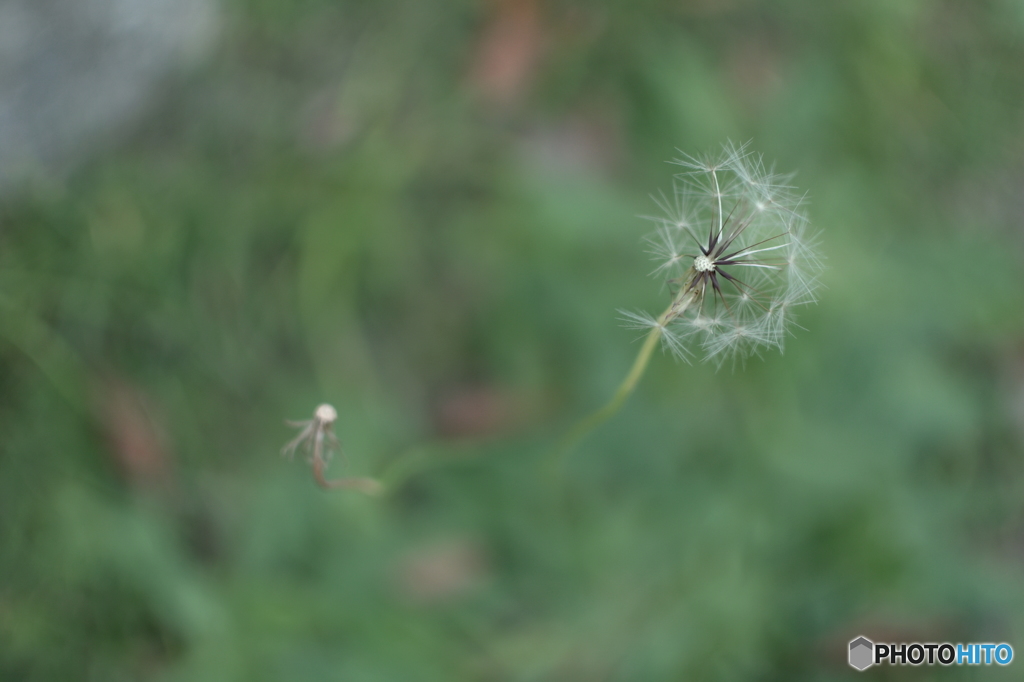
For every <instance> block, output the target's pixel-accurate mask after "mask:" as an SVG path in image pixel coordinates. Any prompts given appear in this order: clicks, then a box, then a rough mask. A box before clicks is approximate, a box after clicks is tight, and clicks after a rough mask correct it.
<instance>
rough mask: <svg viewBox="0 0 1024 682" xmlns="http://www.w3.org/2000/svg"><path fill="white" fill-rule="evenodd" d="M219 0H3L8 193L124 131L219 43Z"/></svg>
mask: <svg viewBox="0 0 1024 682" xmlns="http://www.w3.org/2000/svg"><path fill="white" fill-rule="evenodd" d="M215 3H216V0H0V194H3V193H5V192H9V191H10V190H11V188H12V187H13V186H15V185H16V184H17V183H18V182H20V181H23V180H25V179H28V178H32V177H39V176H43V177H46V176H51V175H53V174H56V173H61V172H64V171H65V170H67V169H68V168H70V167H71V166H73V165H74V164H75V163H76V162H77V161H80V160H81V159H83V158H84V157H85V156H86V155H87V154H89V153H90V152H94V151H95V150H96V149H98V148H99V147H101V146H102V145H103V144H108V143H109V142H110V141H111V140H113V139H116V134H117V132H118V131H119V130H123V129H124V128H125V127H126V126H127V124H129V123H131V121H132V120H133V119H135V118H137V117H138V116H139V115H140V114H141V113H142V112H143V111H144V110H145V108H146V104H147V103H149V102H150V101H152V98H153V96H154V95H155V94H156V92H157V91H158V88H159V86H160V83H161V82H162V81H164V79H165V77H166V76H167V75H168V74H169V73H171V72H173V71H175V70H179V69H181V68H182V67H183V66H188V65H189V64H190V63H194V62H195V61H196V60H197V59H198V58H199V57H201V56H202V55H203V54H204V53H205V52H206V51H207V50H208V48H209V47H210V46H211V45H212V44H213V40H214V37H215V35H216V32H217V24H218V12H217V6H216V4H215Z"/></svg>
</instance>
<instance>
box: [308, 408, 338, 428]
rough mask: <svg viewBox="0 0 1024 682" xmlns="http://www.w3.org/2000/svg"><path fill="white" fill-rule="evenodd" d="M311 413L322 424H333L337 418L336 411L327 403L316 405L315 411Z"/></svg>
mask: <svg viewBox="0 0 1024 682" xmlns="http://www.w3.org/2000/svg"><path fill="white" fill-rule="evenodd" d="M313 414H314V415H315V416H316V418H317V419H319V420H320V421H322V422H323V423H324V424H333V423H334V422H335V421H337V419H338V411H337V410H336V409H334V406H333V405H328V404H327V403H323V404H322V405H319V406H317V408H316V412H314V413H313Z"/></svg>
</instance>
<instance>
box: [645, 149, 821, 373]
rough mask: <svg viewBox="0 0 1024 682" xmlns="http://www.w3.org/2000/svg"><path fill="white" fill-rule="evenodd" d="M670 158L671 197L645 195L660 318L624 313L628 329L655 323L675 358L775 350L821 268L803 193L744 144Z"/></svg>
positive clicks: (717, 358) (812, 289)
mask: <svg viewBox="0 0 1024 682" xmlns="http://www.w3.org/2000/svg"><path fill="white" fill-rule="evenodd" d="M673 163H675V164H677V165H679V166H681V167H682V168H683V172H682V173H679V174H678V175H676V178H675V182H674V185H673V192H672V195H671V198H666V197H665V196H664V195H661V196H660V197H659V198H657V199H655V201H656V202H657V204H658V206H659V208H661V210H662V212H663V215H662V216H659V217H655V218H653V220H654V221H655V222H656V223H657V225H658V227H657V230H656V231H655V233H654V234H653V235H652V236H651V237H649V238H648V241H649V242H650V244H651V246H652V248H651V254H652V256H653V257H654V258H655V260H656V261H657V263H658V266H657V268H655V270H654V274H656V275H662V276H666V275H667V276H668V278H669V284H670V285H671V291H672V292H673V295H674V299H673V302H672V305H671V306H670V307H669V310H668V311H667V312H666V313H665V314H663V315H662V316H661V317H654V316H651V315H647V314H630V315H629V324H630V326H633V327H645V328H651V329H653V328H660V329H661V333H662V337H661V338H662V342H663V345H664V347H665V348H666V349H667V350H669V351H671V352H672V353H673V354H674V355H676V356H677V357H679V358H682V359H686V358H687V357H688V356H690V355H695V354H697V351H701V354H702V355H703V357H704V359H705V360H714V361H715V362H718V363H721V362H722V361H723V360H725V359H727V358H730V357H732V358H736V357H745V356H746V355H749V354H751V353H758V352H759V351H760V350H761V349H762V348H778V349H779V350H780V351H781V350H782V347H783V343H784V341H785V337H786V335H787V334H788V333H789V327H790V325H791V324H792V323H793V318H794V316H793V312H794V308H795V307H797V306H800V305H804V304H807V303H813V302H814V301H815V300H816V298H815V290H816V289H817V288H818V285H819V282H818V277H819V275H820V273H821V270H822V265H821V256H820V255H819V253H818V245H817V240H816V239H815V238H814V237H812V236H809V235H808V234H807V232H808V220H807V217H806V215H805V213H804V207H803V204H804V197H803V196H802V195H800V194H799V193H797V191H796V190H795V189H794V188H793V187H792V186H791V185H789V184H788V183H789V182H790V180H791V176H787V175H780V174H778V173H776V172H774V170H773V169H772V168H765V165H764V162H763V161H762V158H761V156H760V155H756V154H753V153H751V152H750V151H749V150H748V149H747V146H746V145H739V146H738V145H734V144H732V143H728V144H725V145H723V146H722V151H721V153H719V154H717V155H707V156H702V157H692V156H683V157H682V158H680V159H676V160H675V161H674V162H673Z"/></svg>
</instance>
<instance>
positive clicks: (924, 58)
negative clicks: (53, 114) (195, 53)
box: [0, 0, 1024, 681]
mask: <svg viewBox="0 0 1024 682" xmlns="http://www.w3.org/2000/svg"><path fill="white" fill-rule="evenodd" d="M226 11H227V13H228V19H229V20H228V21H227V22H226V23H225V31H224V35H223V36H222V42H221V44H220V47H219V48H218V51H217V53H216V55H215V56H214V57H213V58H211V60H210V61H209V63H208V64H206V65H205V66H204V67H203V68H202V69H200V70H199V71H198V72H194V73H190V74H183V75H181V76H179V77H178V78H176V79H175V80H174V82H172V83H170V84H169V85H168V93H167V94H166V96H165V97H164V99H163V100H162V102H161V105H160V106H159V107H158V108H157V109H156V110H155V111H154V112H153V113H152V115H151V116H149V117H148V118H147V120H146V121H144V122H143V123H142V124H141V125H140V126H139V128H138V129H137V130H136V131H135V132H134V133H133V134H132V135H131V136H130V137H129V138H127V139H126V140H124V141H123V142H121V143H120V144H119V145H117V146H116V147H115V148H112V149H110V150H108V151H106V152H105V153H103V154H101V155H99V156H97V157H96V158H94V159H93V160H91V161H90V163H89V164H88V165H87V166H86V167H84V168H81V169H79V170H78V171H76V172H75V173H74V174H73V175H71V176H70V177H66V178H53V179H52V180H51V181H49V183H48V184H44V183H37V184H36V185H34V186H32V187H29V188H26V190H25V191H24V192H22V193H21V194H20V195H18V196H17V197H13V198H10V199H8V200H6V201H5V203H4V204H3V205H2V206H0V387H2V390H0V430H2V433H3V434H4V437H3V438H2V439H0V519H2V523H0V533H2V536H0V537H2V541H0V575H2V576H3V580H2V582H0V678H2V679H4V680H8V679H11V680H67V679H82V680H121V679H125V680H127V679H161V680H164V679H166V680H178V679H180V680H190V681H191V680H233V679H239V680H241V679H244V680H264V679H266V680H270V679H289V680H307V679H308V680H314V679H316V680H319V679H341V680H360V681H363V680H366V681H372V680H462V679H465V680H595V679H607V680H612V679H614V680H677V679H702V680H776V679H777V680H844V679H853V678H854V677H855V676H856V673H854V671H852V670H851V669H849V668H848V667H847V665H846V662H845V660H844V652H845V647H846V642H847V641H848V640H849V639H851V638H852V637H854V636H856V635H859V634H864V635H867V636H869V637H873V638H875V639H876V640H880V641H881V640H888V641H913V640H917V641H936V640H938V641H954V642H955V641H1006V642H1009V643H1011V644H1013V645H1015V646H1018V645H1021V644H1020V643H1021V642H1022V640H1021V633H1022V632H1024V622H1022V619H1021V614H1022V613H1024V600H1022V598H1024V590H1022V589H1021V587H1020V580H1019V575H1020V570H1021V567H1022V557H1024V552H1022V548H1024V513H1022V512H1024V507H1022V502H1021V500H1022V499H1024V495H1022V493H1024V471H1022V461H1021V454H1022V448H1021V438H1022V425H1024V418H1022V416H1021V411H1020V410H1021V408H1020V402H1021V397H1020V396H1021V392H1022V391H1024V374H1022V370H1021V368H1022V366H1024V365H1022V358H1024V355H1022V348H1024V345H1022V339H1024V317H1022V315H1021V311H1022V310H1024V287H1022V286H1021V284H1022V281H1021V280H1022V278H1021V274H1020V273H1021V271H1022V262H1021V261H1022V254H1024V242H1022V239H1021V233H1020V221H1021V217H1022V209H1024V205H1022V204H1021V202H1020V198H1019V187H1020V183H1021V180H1022V179H1024V129H1022V128H1021V119H1020V113H1019V112H1020V111H1021V110H1022V108H1024V106H1022V105H1024V72H1022V71H1021V69H1020V66H1019V65H1020V64H1021V63H1024V12H1022V11H1021V9H1020V5H1019V3H1017V2H1013V1H1010V0H1005V1H1003V2H999V1H997V0H987V1H985V2H977V3H971V4H970V5H964V4H962V3H955V2H906V3H891V2H882V1H880V0H879V1H875V2H862V3H856V4H846V5H836V4H829V3H812V2H805V1H799V2H798V1H796V0H790V1H787V2H778V3H763V2H754V1H753V0H733V1H732V2H722V3H714V2H695V3H678V2H676V3H669V2H664V1H663V0H647V1H645V2H640V3H615V2H610V1H609V2H598V3H572V2H552V3H543V4H540V3H537V4H535V3H532V2H528V1H526V0H518V1H516V0H509V1H508V2H502V3H494V4H491V5H482V4H477V3H468V2H453V3H445V4H429V5H428V4H420V3H413V2H391V3H379V4H369V3H359V2H343V3H326V2H314V1H312V0H310V1H308V2H294V3H288V2H284V1H283V0H236V1H235V2H233V3H230V4H229V5H228V6H227V8H226ZM726 138H731V139H734V140H746V139H751V138H752V139H753V140H754V147H755V148H756V149H757V150H758V151H761V152H763V153H765V155H766V158H768V159H775V160H777V162H778V165H779V168H780V169H782V170H788V169H795V168H798V169H800V174H799V175H798V177H797V181H796V183H797V185H798V186H799V187H801V188H802V189H806V190H807V191H808V192H809V195H810V197H811V204H810V213H811V218H812V221H813V223H814V225H815V226H816V227H818V228H820V229H822V230H823V236H824V240H825V241H824V243H825V251H826V254H827V256H828V265H829V269H828V271H827V272H826V275H825V284H826V287H827V289H826V290H825V291H824V292H823V294H822V300H821V303H820V304H819V305H817V306H816V307H814V308H811V309H808V310H807V311H805V313H804V314H803V315H802V316H801V318H800V323H801V325H802V326H804V327H805V328H806V329H805V330H798V333H797V335H796V336H795V338H794V339H792V340H791V342H790V343H789V344H788V345H787V349H786V353H785V355H782V356H779V355H774V354H773V355H768V356H766V357H765V358H764V360H758V359H753V360H751V361H748V362H747V363H746V365H745V367H737V368H736V369H735V370H733V371H730V369H729V368H726V369H724V370H722V371H718V372H716V371H714V368H713V367H708V366H705V365H697V366H686V365H680V364H675V363H673V362H672V361H671V359H669V358H668V357H658V358H656V359H655V360H654V361H653V363H652V366H651V367H650V368H649V370H648V374H647V376H646V377H645V379H644V381H643V382H642V383H641V385H640V388H639V390H638V391H637V393H636V394H635V395H634V396H633V397H632V398H631V399H630V401H629V403H628V404H627V406H626V407H625V408H624V410H623V411H622V412H621V413H620V414H619V415H617V416H616V417H615V419H613V420H612V421H611V422H609V423H608V424H605V425H604V426H602V427H601V429H600V431H599V432H598V433H596V434H594V435H593V436H591V437H590V438H589V439H588V440H587V441H585V442H584V444H583V445H582V447H580V448H579V449H578V450H577V451H576V452H575V453H574V455H573V456H572V458H571V459H570V461H569V476H570V479H569V484H568V490H567V494H566V497H565V499H564V500H563V504H560V505H557V506H554V507H553V506H552V501H551V499H550V498H549V496H548V495H547V494H546V490H545V488H544V487H543V485H542V483H541V481H540V480H539V479H538V477H537V474H536V472H537V466H536V465H537V463H538V462H539V460H540V458H541V457H542V456H543V455H544V453H545V452H546V451H547V449H548V448H549V447H550V446H551V444H552V443H553V442H554V439H555V438H556V437H557V436H558V434H559V433H560V432H561V430H562V429H563V428H565V427H566V426H567V425H568V424H570V423H571V422H572V420H574V419H575V418H577V417H579V416H581V415H583V414H584V413H586V412H587V411H588V410H590V409H593V408H594V407H596V406H598V405H600V404H601V403H602V402H603V401H604V400H605V399H606V398H607V397H608V395H609V394H610V392H611V391H612V390H613V389H614V387H615V386H616V385H617V383H618V381H619V380H620V379H621V377H622V375H623V374H624V373H625V372H626V370H627V369H628V367H629V363H630V362H631V359H632V355H633V354H634V353H635V352H636V350H637V348H638V344H636V343H634V336H633V335H632V334H631V333H630V332H628V331H626V330H623V329H621V328H619V327H618V326H617V323H616V320H615V318H616V313H615V310H616V309H618V308H640V307H644V306H647V307H655V306H656V305H657V304H658V303H659V302H662V301H663V298H664V296H665V294H664V291H661V292H659V283H658V282H656V281H654V280H651V279H649V278H646V277H645V273H647V272H648V271H649V270H650V269H651V268H650V264H649V263H648V262H647V261H646V259H645V255H644V253H643V250H644V249H643V245H642V243H641V237H642V236H643V235H644V233H645V231H646V230H647V226H646V225H645V224H644V222H643V221H642V220H640V219H639V218H637V216H638V215H642V214H649V213H652V212H653V211H654V210H655V208H654V206H653V205H652V202H651V201H650V199H649V198H648V194H650V193H651V192H655V191H657V190H658V189H659V188H668V187H669V184H670V174H671V172H672V167H670V166H667V165H665V164H664V163H663V161H664V160H666V159H669V158H671V157H672V156H674V155H675V154H676V151H675V150H676V149H677V148H678V149H681V150H684V151H687V152H699V151H703V150H707V149H714V148H715V147H716V146H717V145H718V144H719V143H721V142H723V141H724V140H725V139H726ZM322 401H329V402H331V403H332V404H334V405H335V406H336V407H337V408H338V411H339V414H340V417H339V421H338V424H337V430H338V433H339V435H340V436H341V438H342V440H343V442H344V443H345V447H346V452H347V456H346V458H345V459H344V460H343V461H339V462H336V463H335V465H334V467H333V468H332V473H333V474H334V475H339V472H343V473H349V474H354V475H376V474H379V473H380V472H382V471H384V470H386V468H387V467H388V465H389V464H390V463H392V462H393V461H394V460H395V459H396V458H397V457H400V456H401V454H402V453H404V452H409V451H410V448H417V447H420V445H419V444H423V443H425V444H426V445H425V446H423V449H422V456H423V457H424V458H425V460H426V461H427V462H430V461H433V460H436V461H437V462H439V464H438V465H437V466H435V467H430V468H428V469H426V470H425V471H424V472H423V473H422V474H421V475H419V476H415V477H413V478H412V479H410V480H409V481H408V482H407V484H405V485H404V486H403V487H402V488H401V489H400V490H399V491H397V493H396V494H395V495H394V496H393V497H391V498H388V499H386V500H374V499H366V498H363V497H360V496H358V495H356V494H348V493H333V494H324V493H322V492H321V491H320V490H319V489H317V488H315V487H314V486H313V484H312V481H311V480H310V477H309V472H308V470H307V469H306V468H305V467H304V466H302V465H300V464H298V463H296V464H291V465H289V464H288V463H287V462H284V461H282V460H280V458H279V457H278V456H277V452H278V450H279V448H280V446H281V445H283V444H284V443H285V442H286V441H287V440H288V439H289V438H290V437H291V434H290V432H289V430H288V429H287V427H285V426H284V424H283V420H284V419H286V418H292V419H299V418H307V415H308V414H310V413H311V412H312V410H313V408H314V407H315V405H316V404H318V403H319V402H322ZM1021 646H1024V645H1021ZM1014 668H1015V666H1014V665H1011V666H1010V667H1009V668H1008V669H993V668H986V669H985V670H984V671H980V670H972V669H970V668H964V669H956V668H951V669H937V668H934V669H933V668H922V669H899V670H895V669H893V670H878V671H875V673H874V674H875V676H876V677H878V678H879V679H908V678H909V679H922V680H923V679H979V678H981V677H984V679H990V678H991V679H1013V677H1014ZM982 672H983V673H984V674H982Z"/></svg>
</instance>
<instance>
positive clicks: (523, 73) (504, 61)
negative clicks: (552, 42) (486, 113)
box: [470, 0, 544, 107]
mask: <svg viewBox="0 0 1024 682" xmlns="http://www.w3.org/2000/svg"><path fill="white" fill-rule="evenodd" d="M543 44H544V27H543V24H542V22H541V15H540V9H539V7H538V3H537V1H536V0H498V2H497V3H496V6H495V8H494V10H493V12H492V14H491V18H490V20H489V21H488V22H487V24H486V26H485V27H484V29H483V35H482V36H481V38H480V42H479V44H478V45H477V48H476V51H475V54H474V57H473V64H472V69H471V72H470V82H471V84H472V86H473V88H474V89H475V90H476V91H478V92H479V93H480V94H481V95H482V96H483V98H484V100H485V101H486V102H487V103H488V104H490V105H493V106H496V107H508V106H510V105H513V104H515V103H516V102H518V101H519V100H521V99H522V97H523V95H525V94H526V91H527V90H528V89H529V86H530V83H531V81H532V80H533V76H534V74H535V72H536V69H537V65H538V63H539V61H540V56H541V52H542V50H543Z"/></svg>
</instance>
